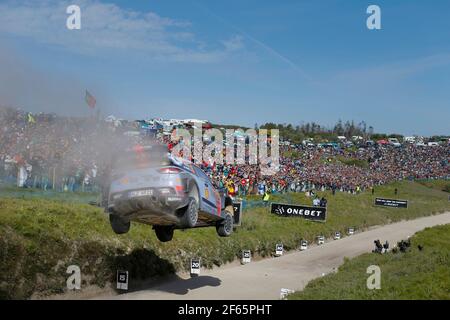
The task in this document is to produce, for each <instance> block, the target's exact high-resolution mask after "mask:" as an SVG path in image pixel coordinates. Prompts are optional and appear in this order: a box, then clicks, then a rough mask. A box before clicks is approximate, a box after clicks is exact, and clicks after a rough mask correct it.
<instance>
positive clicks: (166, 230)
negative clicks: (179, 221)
mask: <svg viewBox="0 0 450 320" xmlns="http://www.w3.org/2000/svg"><path fill="white" fill-rule="evenodd" d="M154 229H155V234H156V237H157V238H158V240H159V241H161V242H168V241H171V240H172V239H173V231H174V229H173V227H172V226H155V227H154Z"/></svg>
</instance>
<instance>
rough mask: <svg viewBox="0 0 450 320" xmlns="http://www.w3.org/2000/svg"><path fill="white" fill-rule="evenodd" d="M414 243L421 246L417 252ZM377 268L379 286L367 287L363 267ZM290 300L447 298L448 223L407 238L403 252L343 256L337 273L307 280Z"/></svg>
mask: <svg viewBox="0 0 450 320" xmlns="http://www.w3.org/2000/svg"><path fill="white" fill-rule="evenodd" d="M418 245H421V246H423V247H424V248H423V250H422V251H419V249H418V248H417V246H418ZM371 265H377V266H379V267H380V270H381V288H380V289H379V290H369V289H367V285H366V282H367V278H368V277H369V274H366V270H367V267H369V266H371ZM288 299H290V300H315V299H320V300H323V299H333V300H337V299H358V300H361V299H362V300H382V299H389V300H438V299H439V300H444V299H445V300H450V225H445V226H438V227H434V228H428V229H425V230H424V231H421V232H419V233H417V234H416V235H415V236H414V237H412V238H411V249H410V250H408V251H407V252H406V253H400V252H398V253H393V252H390V253H387V254H384V255H380V254H374V253H367V254H363V255H361V256H359V257H356V258H354V259H351V260H348V259H346V261H345V263H344V264H343V265H342V266H341V267H340V268H339V270H338V272H337V273H334V274H330V275H327V276H324V277H322V278H319V279H316V280H313V281H311V282H310V283H309V284H308V285H307V286H306V288H305V289H304V290H303V291H301V292H297V293H294V294H292V295H290V296H289V297H288Z"/></svg>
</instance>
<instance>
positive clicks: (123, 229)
mask: <svg viewBox="0 0 450 320" xmlns="http://www.w3.org/2000/svg"><path fill="white" fill-rule="evenodd" d="M109 222H110V224H111V228H112V229H113V231H114V232H115V233H116V234H124V233H127V232H128V231H130V225H131V223H130V221H125V220H123V219H122V218H120V217H118V216H116V215H115V214H110V215H109Z"/></svg>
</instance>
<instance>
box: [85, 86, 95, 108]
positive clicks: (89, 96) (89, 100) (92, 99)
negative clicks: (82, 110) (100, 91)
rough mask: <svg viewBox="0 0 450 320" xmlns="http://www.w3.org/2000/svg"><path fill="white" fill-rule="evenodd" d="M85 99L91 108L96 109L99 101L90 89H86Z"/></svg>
mask: <svg viewBox="0 0 450 320" xmlns="http://www.w3.org/2000/svg"><path fill="white" fill-rule="evenodd" d="M84 100H85V101H86V103H87V104H88V106H89V108H91V109H94V108H95V104H96V103H97V100H95V97H94V96H93V95H92V94H90V93H89V91H87V90H86V96H85V97H84Z"/></svg>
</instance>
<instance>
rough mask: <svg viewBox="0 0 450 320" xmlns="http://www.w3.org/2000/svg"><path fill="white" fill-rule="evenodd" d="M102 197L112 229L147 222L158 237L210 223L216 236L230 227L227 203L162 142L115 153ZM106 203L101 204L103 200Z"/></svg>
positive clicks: (195, 169) (230, 209)
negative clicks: (116, 154) (171, 153)
mask: <svg viewBox="0 0 450 320" xmlns="http://www.w3.org/2000/svg"><path fill="white" fill-rule="evenodd" d="M109 180H110V182H109V183H108V185H109V190H107V192H106V194H105V196H106V195H107V201H105V202H104V204H105V206H106V211H107V212H108V213H109V219H110V223H111V227H112V229H113V231H114V232H115V233H117V234H123V233H126V232H128V231H129V229H130V222H131V221H136V222H140V223H144V224H149V225H153V229H154V230H155V233H156V236H157V237H158V239H159V240H160V241H162V242H166V241H170V240H172V238H173V233H174V230H175V229H188V228H195V227H208V226H215V227H216V230H217V233H218V234H219V236H221V237H228V236H230V235H231V233H232V232H233V224H234V218H233V202H232V200H231V198H230V197H228V196H226V195H225V194H224V192H223V191H220V192H219V191H218V190H216V189H215V187H214V186H213V184H212V182H211V180H210V179H209V177H208V176H207V175H206V174H205V173H204V172H203V170H202V169H200V168H199V167H197V166H196V165H194V164H193V163H191V162H189V161H186V160H184V159H181V158H176V157H173V156H171V155H170V154H169V153H168V150H167V147H165V146H162V145H152V146H148V147H142V146H138V147H135V148H133V149H132V150H128V151H126V152H121V153H120V154H119V155H118V156H117V157H115V160H114V161H113V163H112V165H111V169H110V178H109ZM106 202H107V203H106Z"/></svg>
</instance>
